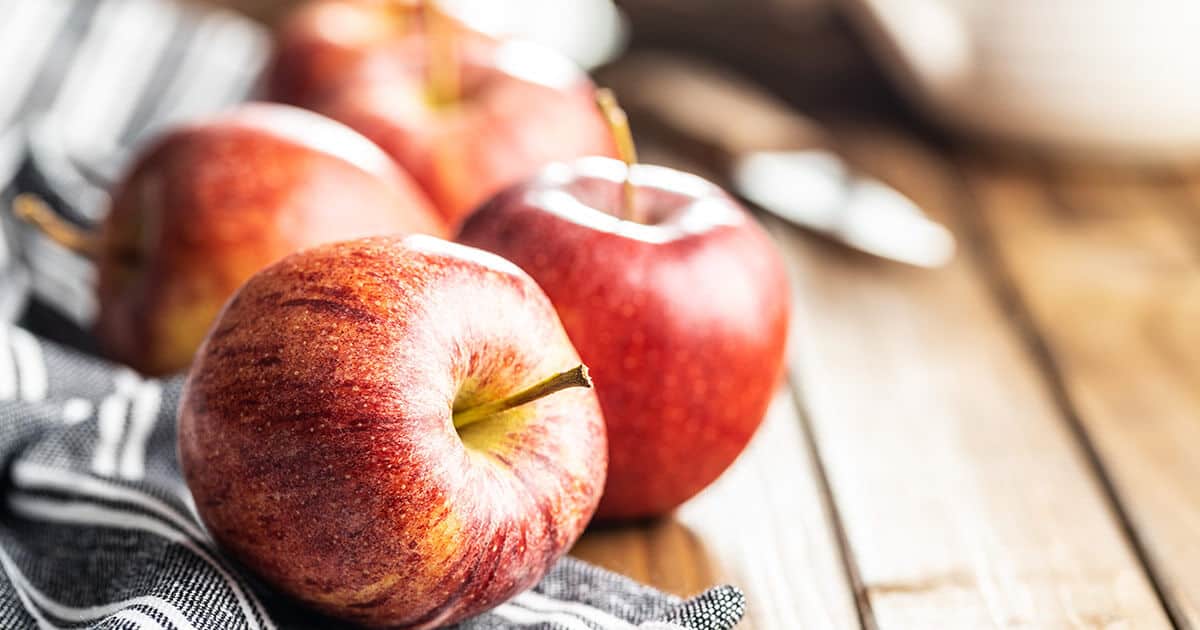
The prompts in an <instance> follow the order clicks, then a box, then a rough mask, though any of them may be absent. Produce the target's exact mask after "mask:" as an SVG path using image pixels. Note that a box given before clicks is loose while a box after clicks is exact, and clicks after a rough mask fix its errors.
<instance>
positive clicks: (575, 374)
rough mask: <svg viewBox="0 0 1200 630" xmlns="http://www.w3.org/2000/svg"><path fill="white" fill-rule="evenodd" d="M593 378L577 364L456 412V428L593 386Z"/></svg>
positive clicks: (585, 369)
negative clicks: (493, 399)
mask: <svg viewBox="0 0 1200 630" xmlns="http://www.w3.org/2000/svg"><path fill="white" fill-rule="evenodd" d="M591 386H592V378H591V377H590V376H588V369H587V366H586V365H582V364H581V365H577V366H575V367H573V368H571V369H569V370H567V371H566V372H559V373H558V374H555V375H554V376H551V377H550V378H547V379H545V380H543V381H541V382H540V383H537V384H536V385H533V386H530V387H528V388H526V389H523V390H521V391H519V392H517V393H515V394H513V395H512V396H509V397H507V398H502V399H500V400H496V401H493V402H490V403H484V404H482V405H477V406H475V407H471V408H470V409H464V410H462V411H456V412H454V428H455V429H461V428H463V427H465V426H467V425H470V424H474V423H476V422H479V421H480V420H483V419H484V418H487V417H490V416H494V415H496V414H498V413H501V412H504V411H508V410H509V409H513V408H516V407H520V406H521V405H525V404H528V403H531V402H533V401H535V400H538V399H540V398H545V397H546V396H549V395H550V394H553V393H555V392H558V391H562V390H564V389H568V388H571V387H587V388H591Z"/></svg>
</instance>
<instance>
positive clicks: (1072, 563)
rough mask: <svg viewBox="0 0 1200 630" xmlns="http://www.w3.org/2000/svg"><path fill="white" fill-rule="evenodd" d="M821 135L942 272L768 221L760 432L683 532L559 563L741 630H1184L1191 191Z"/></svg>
mask: <svg viewBox="0 0 1200 630" xmlns="http://www.w3.org/2000/svg"><path fill="white" fill-rule="evenodd" d="M835 133H836V135H837V137H838V139H839V141H841V142H842V143H843V146H845V147H846V149H847V151H848V153H849V154H850V155H851V157H852V158H853V159H854V161H855V162H856V163H858V164H860V165H862V166H863V167H864V168H866V169H867V170H868V171H869V172H871V173H873V174H874V175H876V176H878V177H880V178H882V179H884V180H886V181H887V182H889V183H891V184H892V185H894V186H896V187H897V188H898V189H899V190H901V191H902V192H904V193H906V194H907V195H909V196H910V197H911V198H913V199H914V200H915V201H917V202H918V203H919V204H920V205H921V206H922V207H923V208H925V209H926V210H927V211H928V212H929V213H930V214H931V215H932V216H934V217H936V218H937V219H938V220H940V221H942V222H944V223H945V224H946V225H947V226H948V227H950V228H951V230H952V231H953V232H954V233H955V235H956V236H957V237H958V239H959V244H960V246H961V250H960V252H959V255H958V256H957V258H956V260H955V261H954V262H953V263H952V264H951V265H949V266H948V267H946V268H943V269H940V270H936V271H928V270H918V269H912V268H906V267H903V266H899V265H894V264H889V263H885V262H881V261H877V260H874V259H871V258H868V257H866V256H863V255H858V254H855V253H852V252H849V251H846V250H844V249H842V248H840V247H838V246H836V245H831V244H828V243H826V242H824V241H822V240H820V239H818V238H816V237H813V236H811V235H809V234H806V233H804V232H802V231H799V230H796V229H794V228H791V227H788V226H786V225H784V224H782V223H781V222H779V221H775V220H772V219H770V218H769V217H764V221H765V223H766V224H767V226H768V228H769V229H770V231H771V233H772V234H773V235H774V236H775V238H776V241H777V243H778V245H779V247H780V249H781V250H782V251H783V252H784V254H785V256H786V257H787V259H788V261H789V264H790V267H791V272H792V278H793V282H794V291H795V297H796V308H795V315H794V320H793V322H792V340H791V349H790V357H791V358H790V372H789V379H788V382H787V384H786V385H785V386H784V387H783V388H782V389H781V391H780V392H779V395H778V397H777V399H776V401H775V405H774V407H773V409H772V411H771V413H770V414H769V416H768V417H767V419H766V420H765V422H764V425H763V427H762V429H761V430H760V431H759V433H758V435H757V436H756V437H755V439H754V441H753V442H752V444H751V445H750V447H749V449H748V450H747V451H746V453H745V454H744V455H743V456H742V457H741V458H740V459H739V460H738V461H737V462H736V463H735V465H734V466H733V468H732V469H731V470H730V471H729V472H728V473H727V474H726V475H725V476H724V477H722V478H721V479H720V480H719V481H718V482H717V483H716V484H715V485H714V486H712V487H710V488H709V489H708V490H706V491H705V492H704V493H703V494H701V495H700V496H699V497H697V498H696V499H695V500H693V501H692V502H690V503H688V504H686V505H685V506H683V508H682V509H680V510H679V511H678V513H677V514H676V515H675V516H674V517H672V518H669V519H666V520H663V521H661V522H657V523H652V524H646V525H642V526H636V527H628V528H624V529H616V530H603V531H592V532H589V533H588V534H586V535H585V537H584V539H583V540H582V541H581V542H580V543H579V545H578V546H577V547H576V549H575V552H574V553H575V554H576V555H578V556H580V557H583V558H586V559H588V560H591V561H594V562H597V563H599V564H602V565H604V566H607V567H610V568H613V569H615V570H617V571H620V572H623V573H626V574H628V575H631V576H633V577H635V578H638V579H640V580H644V581H647V582H649V583H650V584H653V585H655V586H658V587H660V588H663V589H666V590H669V591H672V592H676V593H680V594H688V593H691V592H694V591H696V590H698V589H700V588H702V587H704V586H705V585H708V584H711V583H713V582H720V581H728V582H731V583H734V584H737V585H739V586H741V587H742V588H743V589H744V590H745V591H746V593H747V596H748V598H749V602H750V608H749V613H748V619H747V622H746V624H745V627H748V628H770V629H774V628H856V627H863V628H914V629H924V628H992V627H995V628H1011V627H1028V628H1100V627H1122V628H1170V627H1200V458H1197V457H1196V456H1195V452H1196V448H1197V445H1200V323H1198V322H1200V171H1192V172H1188V171H1186V170H1183V169H1179V168H1166V167H1159V168H1140V169H1132V168H1124V169H1115V168H1107V167H1099V166H1093V167H1087V168H1085V167H1078V166H1075V167H1071V166H1064V165H1061V164H1054V163H1038V162H1036V161H1028V160H1025V161H1022V160H1017V159H1013V158H1011V157H1009V158H1003V157H997V156H994V155H991V156H990V155H984V154H981V153H977V152H975V151H971V150H968V149H962V148H945V147H939V146H935V145H934V144H933V143H930V142H928V141H926V140H923V139H921V137H920V136H918V135H916V134H914V133H910V132H908V131H905V130H904V129H902V128H899V127H896V126H869V125H863V124H857V125H850V126H846V127H840V128H837V129H836V130H835ZM656 157H660V158H666V159H667V160H668V161H670V160H671V159H672V155H671V154H670V152H669V150H668V151H667V152H661V151H660V152H659V155H657V156H656ZM683 163H685V164H686V160H683Z"/></svg>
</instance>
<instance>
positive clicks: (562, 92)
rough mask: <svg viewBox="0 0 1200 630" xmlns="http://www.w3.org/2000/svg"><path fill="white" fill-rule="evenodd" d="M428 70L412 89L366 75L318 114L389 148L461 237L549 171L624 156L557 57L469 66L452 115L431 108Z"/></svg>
mask: <svg viewBox="0 0 1200 630" xmlns="http://www.w3.org/2000/svg"><path fill="white" fill-rule="evenodd" d="M419 63H420V68H421V71H420V72H419V73H417V74H416V75H414V76H413V77H412V78H410V79H409V80H404V79H403V78H399V77H396V76H393V78H392V79H391V80H380V79H379V78H378V75H374V76H372V75H364V76H361V77H359V78H358V79H356V80H353V81H351V82H349V83H347V84H346V86H344V87H343V88H341V89H339V90H338V91H337V92H336V94H335V95H334V96H333V97H331V98H330V99H328V100H327V101H325V102H324V103H321V104H318V105H316V106H314V108H313V109H315V110H316V111H319V112H321V113H323V114H326V115H328V116H330V117H332V118H334V119H336V120H340V121H342V122H344V123H346V124H347V125H349V126H351V127H353V128H354V129H357V130H358V131H360V132H362V134H363V135H365V136H367V137H368V138H370V139H371V140H373V141H375V143H376V144H378V145H379V146H381V147H383V149H384V150H385V151H387V152H388V154H389V155H391V156H392V157H393V158H394V159H395V160H396V162H397V163H398V164H399V165H400V166H401V167H402V168H403V169H404V170H405V171H406V172H408V173H410V174H412V176H413V178H414V179H416V180H417V182H418V183H419V184H420V185H421V187H422V188H423V189H424V190H425V192H426V193H427V194H428V195H429V197H430V198H431V199H432V200H433V203H434V205H435V206H437V208H438V210H439V211H441V213H442V217H443V218H444V219H445V220H446V222H447V224H448V225H450V226H451V229H452V230H453V229H454V228H455V227H457V226H458V225H459V224H461V222H462V221H463V220H464V219H465V218H466V217H467V216H468V215H469V214H470V213H471V212H472V211H473V210H475V209H476V208H477V207H478V206H479V205H480V204H482V203H483V202H484V201H486V200H488V199H489V198H491V197H492V196H493V195H495V194H496V193H497V192H499V191H501V190H503V189H504V188H507V187H508V186H511V185H513V184H516V183H518V182H520V181H522V180H525V179H527V178H529V177H530V176H532V175H534V174H535V173H536V172H537V171H538V170H539V169H541V168H542V167H543V166H545V165H546V164H548V163H550V162H553V161H557V160H570V159H574V158H578V157H581V156H585V155H607V156H612V155H615V147H614V144H613V140H612V133H611V131H610V130H609V128H608V125H607V124H606V123H605V121H604V119H603V117H602V116H601V115H600V112H599V110H598V109H597V107H596V101H595V98H596V97H595V89H594V86H593V85H592V83H591V81H590V80H589V79H588V78H587V76H586V75H584V74H583V73H582V72H579V71H578V69H576V68H574V66H571V65H570V62H569V61H566V60H565V59H562V58H561V57H558V56H557V55H555V54H554V53H552V52H550V51H546V50H542V49H534V48H533V47H532V45H529V44H522V43H516V42H508V43H505V44H503V45H501V46H500V47H499V48H497V50H496V51H495V54H494V56H493V58H491V59H488V60H487V61H486V63H480V62H478V61H470V60H469V61H467V62H465V63H463V64H462V65H461V66H460V69H461V73H462V77H461V85H462V94H461V97H460V98H459V100H458V101H457V102H455V103H453V104H450V105H444V106H432V105H431V104H430V101H429V95H428V88H427V86H426V84H425V80H424V75H425V69H424V68H425V60H424V59H420V60H419ZM514 72H516V74H514ZM523 77H536V78H537V80H536V81H534V80H526V78H523Z"/></svg>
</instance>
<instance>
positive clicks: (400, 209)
mask: <svg viewBox="0 0 1200 630" xmlns="http://www.w3.org/2000/svg"><path fill="white" fill-rule="evenodd" d="M19 209H22V210H23V214H24V215H25V216H27V217H30V218H32V219H33V220H35V221H37V222H40V223H42V224H43V225H45V226H50V229H51V230H52V231H53V230H54V229H55V228H59V229H58V230H57V232H58V233H59V234H60V236H59V237H58V238H57V240H59V241H60V242H63V243H64V244H65V245H67V246H68V247H71V248H73V249H75V250H77V251H80V252H81V253H83V254H85V255H88V256H90V257H91V258H92V259H93V260H94V261H95V263H96V266H97V268H98V270H99V274H98V275H99V282H98V286H97V297H98V301H99V314H98V316H97V319H96V322H95V333H96V335H97V337H98V339H99V341H100V345H101V347H102V348H103V349H104V351H105V352H106V353H107V354H109V355H110V356H111V357H112V358H114V359H117V360H119V361H122V362H124V363H126V364H128V365H130V366H132V367H134V368H135V369H137V370H139V371H141V372H143V373H146V374H155V375H159V374H167V373H171V372H175V371H179V370H182V369H183V368H185V367H187V365H188V363H190V362H191V358H192V355H193V353H195V351H196V348H197V347H198V346H199V345H200V341H201V340H202V339H203V338H204V334H205V332H207V331H208V327H209V325H210V324H211V323H212V321H213V319H214V318H215V317H216V315H217V312H218V311H219V310H220V308H221V305H222V304H224V303H225V300H226V299H227V298H228V297H229V296H230V295H231V294H232V293H233V292H234V290H235V289H237V288H238V286H240V285H241V284H242V282H244V281H245V280H246V279H247V278H249V277H250V276H251V275H252V274H253V273H254V272H256V271H258V270H259V269H261V268H263V267H265V266H266V265H268V264H269V263H272V262H274V261H276V260H278V259H279V258H282V257H283V256H285V255H287V254H289V253H291V252H293V251H295V250H297V249H300V248H303V247H307V246H310V245H315V244H318V243H324V242H330V241H336V240H344V239H349V238H356V237H360V236H369V235H373V234H387V233H393V232H424V233H431V234H435V235H443V234H444V233H445V231H446V228H445V226H444V224H443V223H442V222H441V219H440V218H439V217H438V215H437V214H436V212H434V211H433V210H432V209H431V206H430V204H429V201H428V199H427V198H426V197H425V196H424V194H423V193H422V192H421V191H420V190H419V189H418V188H416V186H415V185H414V184H413V182H412V181H411V180H410V179H408V178H407V176H405V175H404V174H403V173H401V172H400V171H398V170H397V169H396V168H395V166H394V164H393V163H392V162H391V160H389V159H388V157H387V156H386V155H384V154H383V152H382V151H381V150H380V149H379V148H378V147H376V146H375V145H373V144H371V143H370V141H368V140H367V139H366V138H363V137H362V136H360V135H359V134H357V133H355V132H354V131H352V130H350V129H349V128H347V127H345V126H343V125H341V124H339V123H336V122H334V121H332V120H329V119H327V118H324V117H322V116H319V115H317V114H314V113H312V112H308V111H305V110H302V109H298V108H295V107H290V106H286V105H274V104H250V105H243V106H240V107H237V108H235V109H232V110H230V111H228V112H225V113H222V114H219V115H217V116H214V117H211V118H208V119H204V120H200V121H196V122H193V123H190V124H186V125H184V126H181V127H178V128H176V129H174V130H172V131H170V132H168V133H167V134H166V135H165V136H163V137H162V138H160V139H159V140H158V141H157V142H155V143H154V144H152V145H151V146H149V147H148V148H147V149H146V150H145V151H143V152H142V153H141V155H140V157H138V159H137V160H136V161H135V162H134V164H133V167H132V169H131V170H130V171H129V172H128V173H127V174H126V175H125V176H124V178H123V179H122V181H120V182H119V183H118V184H117V185H116V186H115V188H114V189H113V198H112V205H111V209H110V211H109V213H108V214H107V216H106V217H105V219H104V221H103V223H102V224H101V226H100V229H99V231H98V233H95V234H83V235H78V234H77V235H75V236H74V238H70V231H69V229H67V230H64V229H62V228H63V225H61V222H60V224H57V225H56V224H55V223H54V219H53V218H52V217H53V216H54V215H53V214H49V213H47V212H45V211H44V209H43V210H42V211H41V212H39V208H38V207H37V205H36V204H33V205H31V204H29V203H25V204H19ZM64 232H66V235H67V236H68V238H63V237H62V233H64ZM51 236H52V237H53V236H54V234H53V233H52V234H51Z"/></svg>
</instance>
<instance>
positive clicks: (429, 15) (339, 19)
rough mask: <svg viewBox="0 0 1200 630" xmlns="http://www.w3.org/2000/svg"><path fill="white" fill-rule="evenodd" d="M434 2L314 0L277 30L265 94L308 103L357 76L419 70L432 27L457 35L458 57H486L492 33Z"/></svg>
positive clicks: (303, 6) (493, 43)
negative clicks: (463, 21) (468, 24)
mask: <svg viewBox="0 0 1200 630" xmlns="http://www.w3.org/2000/svg"><path fill="white" fill-rule="evenodd" d="M436 11H437V9H436V7H434V6H433V3H432V1H430V0H423V1H421V2H416V1H410V2H405V1H404V0H374V1H372V0H314V1H311V2H307V3H304V4H302V5H300V6H299V7H297V8H296V9H295V10H294V11H293V12H292V13H290V14H289V15H287V16H286V17H285V18H284V19H283V21H282V22H281V23H280V25H279V27H278V29H277V30H276V32H275V50H274V54H273V56H272V60H271V62H270V64H269V65H268V70H267V73H266V77H265V89H266V93H267V97H268V98H270V99H271V100H274V101H279V102H282V103H289V104H292V105H298V106H301V107H310V106H312V105H314V104H316V103H319V102H321V101H322V100H325V99H326V98H327V97H328V96H329V95H330V94H331V93H333V92H334V91H335V90H337V89H338V88H339V86H341V85H342V84H344V83H345V82H346V79H347V77H350V76H355V75H360V76H361V75H367V76H373V77H375V79H376V80H385V79H386V78H387V77H390V76H395V75H397V74H400V75H403V74H412V73H414V72H419V71H420V70H419V67H418V66H417V64H416V63H415V60H417V59H421V58H424V57H425V56H426V55H427V54H428V53H427V51H426V50H425V49H426V48H427V47H428V45H429V34H430V31H431V27H433V28H434V29H439V28H440V29H444V30H447V31H452V32H453V37H454V40H455V45H456V46H457V47H458V50H459V54H461V55H463V56H466V57H468V58H476V59H480V60H484V59H486V58H487V57H488V56H489V55H490V51H491V50H492V48H493V47H494V46H495V42H494V41H493V40H492V38H490V37H489V36H487V35H485V34H483V33H480V32H477V31H474V30H472V29H470V28H468V27H466V26H464V25H463V24H461V23H460V22H458V21H457V20H454V19H453V18H452V17H450V16H446V15H444V14H442V13H440V12H438V13H436V14H435V13H434V12H436Z"/></svg>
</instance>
